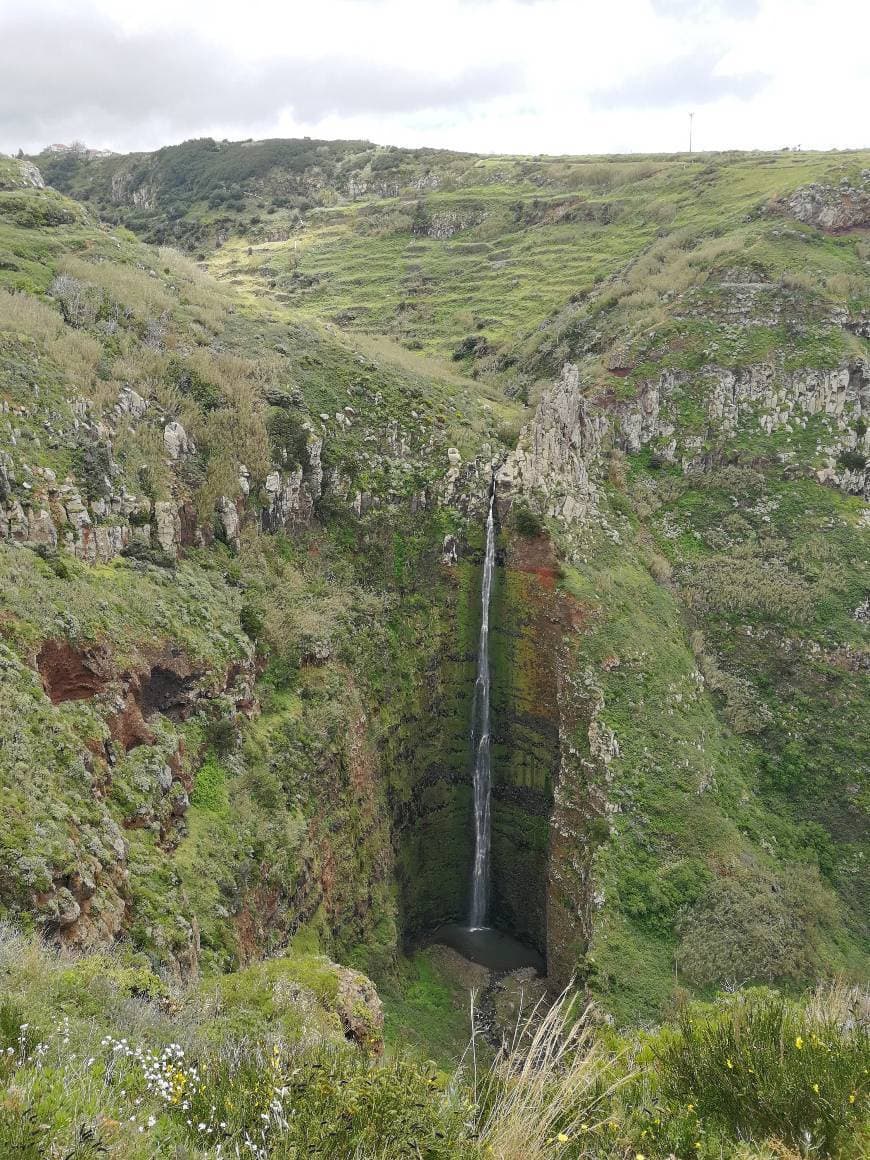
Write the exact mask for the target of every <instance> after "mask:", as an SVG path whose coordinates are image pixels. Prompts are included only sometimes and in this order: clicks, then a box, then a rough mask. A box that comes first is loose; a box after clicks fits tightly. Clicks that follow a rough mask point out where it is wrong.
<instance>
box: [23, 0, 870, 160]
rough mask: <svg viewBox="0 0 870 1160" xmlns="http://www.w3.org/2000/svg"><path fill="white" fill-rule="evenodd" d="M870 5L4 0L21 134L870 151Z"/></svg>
mask: <svg viewBox="0 0 870 1160" xmlns="http://www.w3.org/2000/svg"><path fill="white" fill-rule="evenodd" d="M868 43H870V5H867V4H866V3H865V2H864V0H828V2H827V3H826V5H825V7H824V9H822V8H821V6H820V5H819V4H818V2H817V0H611V2H610V3H609V4H605V5H601V4H595V5H593V4H591V3H578V2H577V0H438V2H437V3H431V4H426V3H423V2H422V0H417V2H414V3H412V2H409V0H319V3H318V4H316V5H314V4H310V3H308V2H303V0H285V2H284V3H280V2H276V0H246V2H245V4H244V5H239V3H238V0H150V3H149V4H147V5H143V4H136V5H133V4H130V3H121V2H119V0H0V77H2V87H3V92H4V94H6V95H7V97H8V94H10V93H11V94H14V100H9V99H6V100H0V149H5V150H7V151H8V150H12V149H15V148H17V147H18V146H19V145H21V146H23V147H24V148H26V149H34V148H38V147H39V146H41V145H43V144H45V143H47V142H49V141H63V140H71V139H73V138H80V139H82V140H85V141H87V142H88V143H89V144H93V145H97V146H108V147H114V148H117V149H131V148H154V147H156V146H158V145H160V144H165V143H169V142H172V141H178V140H182V139H184V138H185V137H190V136H201V135H207V134H208V135H213V136H218V137H223V136H235V137H247V136H278V135H303V134H306V135H311V136H329V137H332V136H335V137H354V138H359V137H365V138H369V139H371V140H375V141H380V142H384V143H394V144H398V145H434V146H444V147H447V148H459V149H470V150H474V151H486V152H531V153H535V152H616V151H630V150H636V151H653V150H673V149H679V148H684V147H685V138H686V113H687V112H688V110H689V108H691V109H693V110H694V112H695V114H696V117H695V129H696V142H697V144H698V146H699V147H700V148H709V149H717V148H747V149H750V148H770V147H779V146H781V145H784V144H797V143H800V144H802V145H803V146H804V147H805V148H810V147H817V148H830V147H835V146H836V147H849V146H858V145H867V144H870V142H868V140H867V127H866V109H867V106H868V98H870V91H868V90H870V79H868V78H870V72H868V69H867V67H866V61H865V55H866V45H867V44H868Z"/></svg>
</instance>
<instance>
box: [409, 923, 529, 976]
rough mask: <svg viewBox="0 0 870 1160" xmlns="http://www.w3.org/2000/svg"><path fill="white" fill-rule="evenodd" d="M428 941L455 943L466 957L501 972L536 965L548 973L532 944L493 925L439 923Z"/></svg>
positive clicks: (456, 949) (459, 951)
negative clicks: (527, 944) (521, 940)
mask: <svg viewBox="0 0 870 1160" xmlns="http://www.w3.org/2000/svg"><path fill="white" fill-rule="evenodd" d="M426 942H427V943H430V944H431V943H442V944H443V945H444V946H448V947H452V948H453V950H455V951H457V952H458V953H459V954H460V955H462V957H463V958H466V959H470V960H471V962H473V963H478V964H479V965H480V966H482V967H487V968H488V969H489V970H491V971H495V972H496V973H498V974H506V973H507V972H509V971H518V970H520V968H522V967H534V968H535V970H536V971H537V972H538V974H539V975H543V974H545V973H546V966H545V963H544V959H543V956H542V955H540V954H538V952H537V951H536V950H535V949H534V948H533V947H529V946H526V944H525V943H521V942H520V941H519V939H515V938H514V937H513V935H509V934H506V933H505V932H504V931H503V930H496V928H495V927H493V926H482V927H478V928H477V929H476V930H472V929H470V928H469V927H467V926H460V925H459V923H447V924H445V925H444V926H439V927H438V929H437V930H436V931H434V932H433V933H432V934H431V935H430V936H429V937H428V938H427V939H426Z"/></svg>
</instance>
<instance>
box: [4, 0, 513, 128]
mask: <svg viewBox="0 0 870 1160" xmlns="http://www.w3.org/2000/svg"><path fill="white" fill-rule="evenodd" d="M0 77H2V78H3V81H2V85H3V89H4V90H5V92H6V93H7V94H14V96H15V99H14V103H13V102H11V101H9V100H4V101H2V102H0V138H2V139H5V140H6V141H12V143H13V144H14V143H15V142H16V141H18V140H19V139H20V140H22V141H25V142H32V141H43V142H47V141H49V140H57V139H60V140H64V139H69V137H70V136H81V137H84V138H86V139H88V140H89V141H94V140H96V139H98V138H99V139H111V138H113V136H117V135H120V136H121V137H122V138H124V139H129V137H130V134H131V132H132V133H133V134H135V133H136V131H137V129H142V128H144V127H147V126H155V125H157V126H161V127H165V128H166V129H169V130H171V131H172V132H173V133H175V134H193V133H197V132H201V131H203V129H205V128H207V127H208V126H211V125H217V124H220V125H226V126H235V127H238V128H239V129H244V128H246V127H249V126H254V125H262V124H268V123H269V122H271V121H273V120H274V119H276V118H277V116H278V115H279V114H280V113H281V112H284V111H290V110H292V112H293V114H294V116H295V117H296V119H297V120H300V121H303V122H306V123H310V124H314V123H316V122H317V121H318V120H320V119H321V118H323V117H326V116H328V115H330V114H337V115H344V116H348V115H354V114H360V113H409V112H414V111H417V110H422V109H438V108H455V107H458V106H462V105H464V104H467V103H470V102H477V101H482V100H487V99H490V98H492V97H496V96H500V95H503V94H506V93H510V92H514V91H516V89H517V88H518V87H519V85H520V80H521V78H520V73H519V69H518V67H517V66H516V65H512V64H506V65H501V66H494V65H486V66H482V67H478V68H473V69H467V70H465V71H464V72H461V73H459V74H458V75H457V76H455V77H452V78H447V79H445V78H443V77H439V76H432V75H426V74H421V73H418V72H415V71H412V70H410V69H407V68H403V67H401V66H397V67H388V66H385V65H380V64H375V63H370V62H367V61H366V60H364V59H343V58H338V57H335V56H326V57H323V58H322V59H320V60H314V61H312V60H307V59H301V58H299V59H297V58H293V57H275V58H272V59H269V60H266V61H263V62H261V63H259V64H257V65H256V66H249V65H245V64H242V63H241V62H239V61H237V60H236V59H235V58H233V57H232V56H231V55H230V54H229V53H227V51H226V50H224V49H222V48H217V47H213V46H211V45H209V44H208V43H207V42H206V41H205V40H203V39H201V38H200V37H198V36H196V35H195V34H192V33H191V34H189V35H183V36H182V35H179V34H177V33H176V34H174V35H161V34H159V33H155V32H143V33H138V34H136V35H130V36H128V35H125V34H124V33H123V32H122V31H121V30H120V29H118V28H116V27H114V26H113V25H112V24H111V23H110V22H108V21H107V20H105V19H104V18H101V17H99V16H98V15H96V14H95V13H94V12H92V11H87V10H86V11H85V12H82V11H78V12H75V13H68V14H63V15H60V14H54V15H52V14H49V13H47V12H46V11H39V10H37V11H31V12H22V13H20V14H18V15H9V14H7V15H5V16H0Z"/></svg>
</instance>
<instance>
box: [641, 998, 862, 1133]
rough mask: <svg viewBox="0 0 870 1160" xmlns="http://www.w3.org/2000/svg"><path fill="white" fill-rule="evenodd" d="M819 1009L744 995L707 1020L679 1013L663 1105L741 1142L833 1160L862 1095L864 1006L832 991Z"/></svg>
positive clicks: (665, 1057) (667, 1046) (667, 1049)
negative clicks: (691, 1112) (765, 1142)
mask: <svg viewBox="0 0 870 1160" xmlns="http://www.w3.org/2000/svg"><path fill="white" fill-rule="evenodd" d="M824 999H827V1002H825V1001H824ZM822 1000H823V1001H821V1002H817V1003H816V1004H815V1005H814V1007H812V1008H810V1009H806V1008H802V1007H799V1006H798V1005H796V1004H794V1003H790V1002H788V1001H786V1000H785V999H783V998H782V997H780V996H778V995H775V994H768V993H764V992H762V993H761V994H753V993H750V994H748V995H745V996H744V995H738V996H735V997H733V998H732V999H731V1000H730V1001H729V1002H728V1004H727V1005H726V1007H725V1008H724V1009H723V1010H721V1011H717V1012H716V1013H715V1014H714V1015H713V1016H711V1017H708V1018H706V1019H705V1018H700V1019H699V1018H696V1017H693V1015H692V1012H691V1010H689V1011H687V1012H685V1013H684V1014H683V1016H682V1017H681V1019H680V1021H679V1024H678V1028H677V1030H676V1031H675V1032H668V1033H667V1034H666V1035H665V1036H664V1038H663V1043H662V1046H661V1047H660V1049H659V1051H658V1056H657V1067H658V1071H659V1074H660V1077H661V1084H662V1090H663V1092H664V1094H665V1096H666V1097H669V1098H671V1099H673V1100H674V1101H677V1102H679V1101H680V1100H683V1101H684V1102H686V1103H687V1105H688V1103H692V1104H693V1106H694V1108H696V1109H697V1113H698V1116H699V1118H705V1119H709V1120H710V1121H711V1122H712V1123H713V1124H714V1125H716V1126H717V1127H719V1128H721V1129H724V1130H725V1131H727V1132H729V1134H732V1135H734V1136H735V1137H737V1138H738V1139H741V1138H742V1139H765V1138H771V1139H773V1138H776V1139H780V1140H782V1141H783V1142H784V1143H786V1144H788V1145H789V1146H791V1147H794V1148H797V1149H803V1150H804V1151H806V1152H807V1153H808V1154H817V1155H819V1154H820V1155H832V1154H836V1153H837V1150H838V1149H839V1148H841V1147H845V1146H846V1143H847V1141H848V1140H850V1139H853V1138H854V1129H855V1126H856V1122H857V1121H856V1115H857V1114H859V1112H860V1107H861V1104H862V1103H863V1102H864V1101H865V1100H866V1096H867V1086H868V1080H867V1067H868V1063H870V1044H868V1036H867V1027H866V1018H867V1011H866V1005H865V1007H864V1009H863V1010H862V1003H864V1004H866V999H862V997H861V996H860V995H859V993H858V992H857V990H853V991H847V992H840V991H837V990H831V991H829V992H828V993H827V995H826V996H823V997H822ZM862 1020H863V1022H862Z"/></svg>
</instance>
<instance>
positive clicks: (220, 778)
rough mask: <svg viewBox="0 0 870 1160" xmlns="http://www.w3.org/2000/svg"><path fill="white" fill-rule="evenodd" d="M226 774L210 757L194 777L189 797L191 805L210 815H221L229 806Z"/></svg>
mask: <svg viewBox="0 0 870 1160" xmlns="http://www.w3.org/2000/svg"><path fill="white" fill-rule="evenodd" d="M226 777H227V775H226V772H225V771H224V767H223V766H222V765H221V764H220V762H218V761H216V760H215V758H213V757H210V758H209V759H208V761H206V762H205V763H204V764H203V765H202V766H200V769H199V772H198V773H197V775H196V781H195V782H194V786H193V791H192V793H191V795H190V803H191V805H194V806H198V807H199V808H200V809H203V810H209V811H210V812H211V813H216V814H219V813H223V812H224V811H225V810H226V809H227V806H228V804H229V800H228V798H227V785H226Z"/></svg>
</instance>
